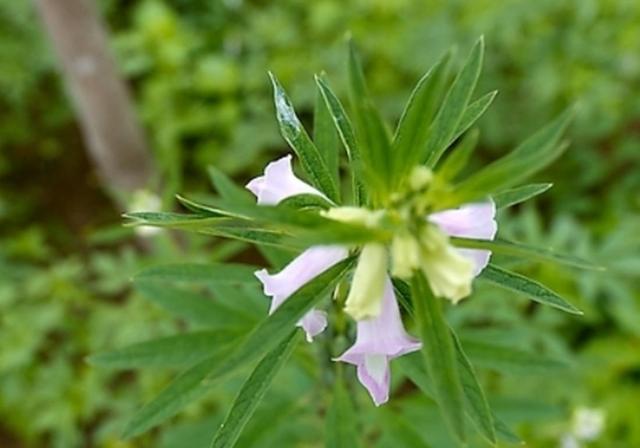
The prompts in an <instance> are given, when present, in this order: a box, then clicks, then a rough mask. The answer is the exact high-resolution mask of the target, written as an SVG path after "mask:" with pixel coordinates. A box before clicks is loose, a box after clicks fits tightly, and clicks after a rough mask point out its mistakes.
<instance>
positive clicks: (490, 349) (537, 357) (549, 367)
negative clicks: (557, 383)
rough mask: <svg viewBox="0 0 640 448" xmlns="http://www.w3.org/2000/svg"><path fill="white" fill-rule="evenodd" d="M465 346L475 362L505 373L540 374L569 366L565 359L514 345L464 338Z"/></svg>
mask: <svg viewBox="0 0 640 448" xmlns="http://www.w3.org/2000/svg"><path fill="white" fill-rule="evenodd" d="M464 346H465V349H466V350H467V353H468V354H469V357H470V358H471V359H472V360H473V363H474V364H476V365H478V366H480V367H485V368H490V369H494V370H498V371H500V372H504V373H516V374H528V375H540V374H545V373H553V372H556V371H558V370H562V369H566V368H567V367H568V366H569V364H568V363H567V362H566V361H564V360H560V359H556V358H550V357H549V356H545V355H542V354H539V353H530V352H527V351H524V350H520V349H517V348H513V347H507V346H502V345H496V344H488V343H486V342H479V341H471V340H464Z"/></svg>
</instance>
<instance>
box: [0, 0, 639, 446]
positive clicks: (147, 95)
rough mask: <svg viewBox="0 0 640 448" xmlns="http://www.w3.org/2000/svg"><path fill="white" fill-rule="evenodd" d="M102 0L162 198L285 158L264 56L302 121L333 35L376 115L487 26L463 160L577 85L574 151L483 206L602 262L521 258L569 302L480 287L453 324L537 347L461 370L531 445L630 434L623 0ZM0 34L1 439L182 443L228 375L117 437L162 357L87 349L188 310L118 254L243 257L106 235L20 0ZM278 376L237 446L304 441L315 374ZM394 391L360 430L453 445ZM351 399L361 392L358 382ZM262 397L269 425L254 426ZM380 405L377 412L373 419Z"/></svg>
mask: <svg viewBox="0 0 640 448" xmlns="http://www.w3.org/2000/svg"><path fill="white" fill-rule="evenodd" d="M99 6H100V10H101V12H102V14H103V17H104V19H105V20H106V22H107V23H108V26H109V28H110V33H111V35H110V43H111V44H112V50H113V53H114V55H115V58H116V61H117V63H118V67H119V69H120V71H121V74H122V76H123V77H124V78H125V79H126V80H127V82H128V83H129V85H130V87H131V90H132V93H133V97H134V100H135V106H136V108H137V111H138V113H139V117H140V119H141V122H142V123H143V125H144V127H145V129H146V132H147V135H148V138H149V147H150V148H151V149H152V151H153V156H154V159H155V160H156V162H157V169H158V171H159V173H158V175H159V177H161V178H162V179H164V182H163V185H164V187H163V188H162V191H159V192H157V193H158V195H159V196H160V197H161V198H162V203H163V208H164V209H166V210H171V209H177V205H176V203H175V201H174V199H173V196H174V194H175V193H177V192H185V191H187V192H188V191H191V192H193V191H200V192H203V191H206V190H207V189H208V188H209V187H208V185H207V180H206V166H207V165H210V164H211V165H215V166H218V167H220V168H221V169H223V170H224V171H225V172H227V173H229V174H230V175H232V176H233V177H234V178H236V179H237V180H238V181H239V182H244V181H246V180H247V179H249V178H250V177H252V176H255V175H257V174H258V173H259V172H261V170H262V166H263V165H264V163H265V162H266V161H268V160H271V159H273V158H274V157H276V156H277V155H279V154H282V153H283V152H284V151H286V148H285V146H284V143H283V141H282V140H281V138H280V137H279V135H278V132H277V127H276V124H275V118H274V113H273V112H274V111H273V107H272V104H271V96H270V95H271V92H270V89H269V84H268V80H267V76H266V72H267V70H272V71H274V72H275V73H276V74H277V75H278V77H279V78H280V80H281V81H282V82H283V84H284V85H285V86H286V87H287V89H288V90H289V92H290V94H291V96H292V99H293V101H294V103H295V104H296V105H297V109H298V110H299V112H300V113H301V115H302V117H303V118H304V120H305V121H306V122H308V123H310V122H311V111H312V106H313V101H314V95H315V92H314V86H313V74H314V73H316V72H320V71H322V70H324V71H326V72H327V74H328V77H329V79H331V81H332V82H333V83H334V84H335V85H336V86H337V87H338V90H339V91H340V92H343V89H342V86H343V84H344V82H343V81H344V78H345V75H346V74H345V71H344V61H345V53H346V45H345V37H346V36H347V34H348V33H351V35H353V36H354V37H355V39H356V41H357V42H358V45H359V47H360V49H361V52H362V55H363V60H364V63H365V69H366V73H367V76H368V80H369V83H370V87H371V90H372V92H373V94H374V96H375V98H376V101H377V103H378V105H379V106H380V107H381V108H382V110H383V113H384V115H385V116H386V118H388V119H389V120H390V121H393V120H396V119H397V118H398V116H399V114H400V112H401V107H402V105H403V104H404V101H405V100H406V98H407V96H408V94H409V93H410V91H411V88H412V87H413V85H414V84H415V82H416V81H417V79H418V78H419V77H420V76H421V75H422V73H423V72H424V71H426V69H427V68H428V67H429V66H430V65H431V64H432V63H433V62H435V60H436V59H437V57H438V56H440V55H441V54H442V53H443V52H444V51H445V50H446V49H447V48H449V47H450V46H451V45H456V46H457V47H458V48H459V50H460V51H459V52H458V57H457V60H458V62H459V61H460V60H461V57H460V56H461V55H464V54H465V53H466V52H467V51H468V49H469V48H470V44H471V43H472V42H473V41H474V40H475V39H476V38H477V36H479V35H480V34H484V35H485V38H486V41H487V57H486V62H485V70H484V73H483V75H482V78H481V83H480V87H479V91H480V92H481V93H484V92H486V91H489V90H493V89H498V90H499V96H498V98H497V99H496V101H495V102H494V105H493V106H492V107H491V108H490V110H489V111H488V113H487V114H486V115H485V116H484V117H483V118H482V120H481V121H480V129H481V140H480V141H481V148H480V151H478V153H477V154H476V156H475V159H474V161H473V163H474V164H475V165H476V166H479V165H480V164H482V163H483V162H486V161H488V160H491V159H493V158H495V157H497V156H498V155H500V154H502V153H504V152H505V151H506V150H508V149H510V148H512V147H513V146H514V145H515V144H516V143H518V142H519V141H521V140H523V139H524V138H525V137H526V136H527V135H528V134H530V133H531V132H533V131H534V130H535V129H537V128H538V127H540V126H542V125H543V124H544V123H545V122H547V121H549V120H551V119H552V118H553V117H554V116H555V115H556V114H557V113H559V112H560V111H561V110H563V109H564V108H566V107H567V106H568V105H570V104H573V103H576V102H577V103H578V106H579V108H578V114H577V117H576V119H575V121H574V123H573V125H572V127H571V129H570V132H569V138H570V140H571V147H570V150H569V151H568V152H567V154H566V155H565V156H563V158H562V159H560V160H559V161H558V162H557V163H556V164H555V165H554V166H553V167H552V168H549V169H547V170H546V171H545V172H544V173H543V174H541V175H540V176H538V177H539V179H540V180H544V181H550V182H553V183H554V184H555V186H554V188H553V189H552V190H551V191H550V192H548V193H546V194H545V195H543V196H542V197H541V198H539V199H537V200H536V201H534V204H533V205H532V206H529V207H522V208H520V209H517V210H515V211H512V212H510V213H505V214H504V215H503V216H501V217H500V223H501V227H500V232H501V234H502V235H503V236H505V237H511V238H514V239H517V240H520V241H525V242H529V243H537V244H540V245H544V246H552V247H554V248H556V249H559V250H563V251H566V252H570V253H576V254H579V255H581V256H583V257H587V258H590V259H592V260H594V261H596V262H599V263H601V264H604V265H606V266H607V267H608V270H607V271H606V272H604V273H599V272H591V271H584V272H582V271H573V270H569V269H564V268H558V267H556V266H541V265H538V264H522V263H521V264H519V265H518V266H517V267H518V269H519V270H521V271H522V272H526V273H531V275H532V276H533V277H534V278H538V279H540V280H541V281H543V282H544V283H545V284H548V285H549V286H551V287H552V288H554V289H556V290H557V291H558V292H560V293H563V294H564V295H565V296H566V297H568V298H570V299H571V300H572V301H573V303H575V304H576V305H577V306H578V307H580V308H581V309H583V310H584V311H585V315H584V316H583V317H574V316H568V315H564V314H561V313H559V312H557V311H554V310H549V309H543V308H540V307H537V306H531V305H529V304H527V303H526V301H524V300H519V299H516V298H513V297H510V296H509V295H505V294H503V293H497V292H496V291H494V290H488V291H484V290H482V289H481V288H478V291H477V293H476V294H475V296H474V297H473V298H472V299H470V300H468V301H466V302H465V303H464V304H463V305H462V306H460V307H458V309H456V310H455V313H453V314H452V315H451V316H450V317H451V319H452V321H453V322H454V323H455V325H456V326H458V327H459V328H460V329H462V334H463V337H464V338H466V339H468V340H471V341H476V342H477V341H485V342H487V343H495V344H501V345H505V346H514V347H517V348H520V349H522V348H526V349H527V350H528V351H529V353H536V354H539V355H541V356H543V358H541V359H542V360H543V361H540V360H537V361H536V360H535V359H534V360H531V359H529V360H528V359H520V358H518V359H493V360H491V359H490V360H489V361H487V362H485V363H484V364H482V363H481V365H479V366H478V367H479V370H480V372H481V373H482V375H483V378H484V382H485V387H486V388H487V392H488V394H489V395H490V398H491V401H492V403H493V404H494V406H495V408H496V410H497V412H498V414H499V415H500V416H501V417H502V418H503V419H504V420H505V421H507V422H508V423H510V424H512V426H513V427H514V428H516V429H517V430H518V433H519V434H520V435H521V436H522V437H523V438H524V439H526V440H527V441H528V445H529V446H532V447H547V446H548V447H555V446H563V447H564V448H572V447H574V446H588V447H607V448H608V447H621V448H625V447H637V446H640V415H638V404H639V403H640V282H639V280H640V275H639V274H640V252H639V251H640V213H639V211H640V2H638V1H636V0H567V1H557V0H537V1H535V2H531V1H524V0H523V1H521V0H475V1H461V0H453V1H442V2H436V1H433V2H421V1H417V0H415V1H414V0H395V1H389V0H351V1H345V0H342V1H338V0H314V1H304V0H282V1H279V2H265V1H251V0H224V1H221V0H164V1H162V0H127V1H125V0H120V1H118V0H102V1H100V2H99ZM0 30H2V33H1V36H0V148H1V150H0V179H1V185H0V231H1V234H0V235H1V236H0V446H1V447H3V448H4V447H133V446H154V447H155V446H159V447H164V448H168V447H198V446H200V445H199V443H201V442H200V441H201V440H205V441H206V436H207V435H208V434H210V432H211V428H213V427H214V426H212V425H214V423H215V422H216V421H217V420H219V419H220V416H221V414H220V413H221V412H224V410H225V408H226V406H227V405H228V404H229V400H230V399H231V398H232V397H233V394H234V392H235V390H236V388H237V385H238V383H237V381H236V382H233V381H232V382H230V383H229V384H227V385H226V386H225V387H224V388H222V389H221V390H219V391H216V392H215V394H214V395H213V396H212V397H209V398H208V399H207V400H206V401H205V402H203V403H200V404H198V405H196V406H192V407H190V408H189V410H188V412H187V413H186V415H185V416H182V417H181V418H179V419H177V420H176V421H175V422H173V423H172V424H171V425H167V426H166V427H164V428H163V429H162V430H160V431H156V432H153V433H152V434H150V435H147V436H145V437H143V438H141V439H137V440H133V441H128V442H124V441H120V440H119V439H118V434H119V432H120V431H121V429H122V425H123V423H124V422H125V421H126V418H127V416H130V415H131V413H132V412H133V411H134V410H135V409H136V408H137V407H138V406H139V405H140V404H141V403H142V402H144V401H145V400H148V399H149V398H150V397H151V396H153V394H154V393H156V392H157V391H158V390H159V388H161V387H162V385H163V384H165V383H166V381H167V379H168V378H170V375H171V374H172V373H173V372H171V371H166V370H160V369H147V370H143V371H134V370H125V371H112V370H105V369H98V368H95V367H92V366H90V365H88V364H87V363H86V362H85V361H84V358H85V357H86V356H87V355H88V354H90V353H94V352H97V351H103V350H106V349H112V348H115V347H120V346H123V345H125V344H128V343H133V342H137V341H141V340H145V339H151V338H153V337H158V336H162V335H168V334H172V333H175V332H177V331H179V330H181V329H183V328H185V325H190V324H189V323H188V322H187V323H185V322H184V321H182V320H180V319H175V318H173V317H171V316H170V315H169V314H167V313H166V312H165V311H163V310H161V309H159V308H157V307H155V306H154V305H153V304H151V303H149V302H147V301H146V300H145V299H144V298H143V297H141V296H140V295H138V294H137V293H136V292H135V291H132V289H131V287H130V283H129V279H130V277H131V276H132V274H134V273H135V272H136V271H138V270H140V269H141V268H143V267H144V266H148V265H150V264H159V263H162V262H170V261H177V260H185V261H186V260H221V259H229V258H233V259H235V260H242V259H246V258H247V257H248V256H250V254H249V255H247V254H246V253H245V247H244V246H242V245H239V244H235V243H234V244H228V243H223V242H218V241H212V240H211V239H207V238H202V237H194V236H190V235H189V236H185V235H181V236H179V237H176V236H175V235H173V234H167V233H160V234H155V235H151V236H146V237H140V236H139V235H137V234H135V233H134V232H133V231H132V230H130V229H125V228H122V227H121V219H120V210H118V208H117V207H116V206H115V205H114V202H113V201H112V200H111V198H110V196H109V195H108V194H107V193H106V191H107V189H106V188H105V186H104V185H101V184H100V182H99V181H98V178H97V176H96V174H95V170H94V169H93V167H92V166H91V163H90V161H89V160H88V158H87V155H86V148H85V147H84V143H83V139H82V135H81V133H80V130H79V127H78V124H77V120H76V118H75V116H74V111H73V108H72V107H71V105H70V102H69V100H68V99H67V97H66V95H65V89H64V85H63V82H62V80H61V78H60V76H59V72H58V70H57V69H56V61H55V56H54V54H53V52H52V50H51V48H50V45H49V43H48V39H47V37H46V35H45V33H44V31H43V27H42V25H41V21H40V20H39V17H38V15H37V14H36V12H35V10H34V8H33V5H32V4H31V3H30V2H9V1H4V2H1V3H0ZM265 300H266V299H265ZM480 347H481V345H480ZM301 356H302V355H301ZM302 358H304V357H303V356H302ZM480 358H481V357H480ZM557 360H563V361H566V362H567V363H568V364H569V367H565V368H561V367H559V366H558V365H557V364H559V363H557V362H556V361H557ZM485 361H486V359H485ZM300 363H301V364H304V359H303V360H302V361H300ZM307 370H309V371H310V373H309V372H307V373H305V372H306V371H307ZM316 370H317V368H316ZM283 375H289V376H290V378H292V380H291V382H288V383H287V384H283V385H282V386H281V387H276V388H275V390H274V391H272V392H271V393H270V395H269V396H268V399H267V401H266V402H265V404H264V405H262V406H261V408H260V409H259V412H258V414H257V415H256V418H255V419H254V421H253V422H252V424H250V426H249V430H248V433H247V434H245V436H243V439H241V442H240V445H239V446H242V447H254V446H255V447H259V446H265V447H268V446H304V447H313V446H322V442H320V441H321V440H322V437H321V432H322V421H321V420H320V417H319V416H318V415H314V413H312V412H305V406H304V403H305V402H304V398H303V399H302V400H301V399H298V400H297V401H295V402H293V403H294V404H291V403H292V402H291V401H290V400H288V399H289V398H290V397H291V396H293V395H294V394H295V393H296V392H295V391H296V390H297V389H301V390H306V389H305V388H307V389H308V388H309V387H310V386H309V382H310V381H311V380H312V379H313V377H314V375H317V372H315V371H314V368H313V367H309V368H304V369H297V370H296V369H295V368H291V369H289V370H287V371H286V372H285V373H283ZM291 384H295V386H291ZM279 389H282V390H279ZM403 390H404V389H403ZM400 395H402V396H401V397H400V398H398V399H397V400H394V399H393V398H392V404H390V405H389V409H386V410H377V411H375V412H374V411H367V413H366V417H365V421H366V423H365V424H364V427H365V428H369V429H367V431H369V433H368V434H369V436H368V439H367V440H369V441H370V444H369V445H366V446H389V447H397V446H411V445H402V444H401V442H400V439H401V438H402V437H401V436H399V435H398V434H397V433H396V432H394V431H400V433H402V432H404V433H415V434H418V436H419V437H420V438H421V439H422V440H423V441H424V443H425V446H433V447H447V446H449V445H448V442H447V441H446V438H444V437H446V436H445V435H443V434H442V429H441V428H440V427H441V424H440V423H439V421H438V418H437V415H436V412H435V407H434V406H433V404H432V403H430V402H427V400H425V399H421V398H420V397H419V396H417V395H416V394H411V393H409V394H400ZM405 395H407V396H405ZM361 402H362V403H363V404H365V405H367V407H370V406H369V405H368V402H367V400H366V397H365V398H364V399H362V400H361ZM585 408H586V409H591V411H592V412H595V413H596V414H598V415H599V416H601V417H603V418H604V425H603V429H602V431H600V433H599V434H597V436H596V437H595V438H594V440H583V441H581V442H576V443H580V445H569V443H571V441H567V440H568V439H570V438H571V437H574V438H579V437H577V435H579V433H580V428H578V427H579V426H580V424H581V422H580V420H581V418H582V420H584V415H585V412H584V409H585ZM275 410H277V411H278V412H279V413H280V414H284V415H281V416H282V417H283V418H281V419H279V420H277V421H276V423H273V422H271V423H270V425H271V426H270V427H269V431H268V434H265V431H266V429H265V421H270V420H271V419H268V417H270V416H271V415H273V412H275ZM391 411H398V412H396V414H397V415H401V416H402V417H401V420H400V417H398V418H396V417H395V416H392V415H391ZM400 411H402V413H400ZM293 415H295V418H293V417H292V416H293ZM203 416H204V417H203ZM261 418H262V419H263V420H260V419H261ZM265 419H266V420H265ZM376 419H384V420H385V421H386V422H388V421H394V422H395V423H394V425H395V426H393V427H392V428H391V429H389V430H388V431H387V430H386V429H384V428H386V426H384V425H383V430H382V432H380V430H376V429H371V428H375V427H376V424H375V422H376V421H377V420H376ZM394 419H395V420H394ZM577 420H578V421H577ZM261 422H262V423H261ZM278 422H279V423H278ZM396 423H397V425H396ZM592 426H593V424H592ZM595 426H598V425H597V424H596V425H595ZM596 432H597V431H596ZM314 434H315V435H314ZM318 434H320V435H318ZM572 434H573V435H572ZM576 434H577V435H576ZM563 438H564V442H563V441H562V440H563ZM583 439H584V438H583ZM562 443H564V444H565V445H562ZM203 446H207V445H206V443H205V444H204V445H203ZM478 446H482V445H478Z"/></svg>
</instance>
